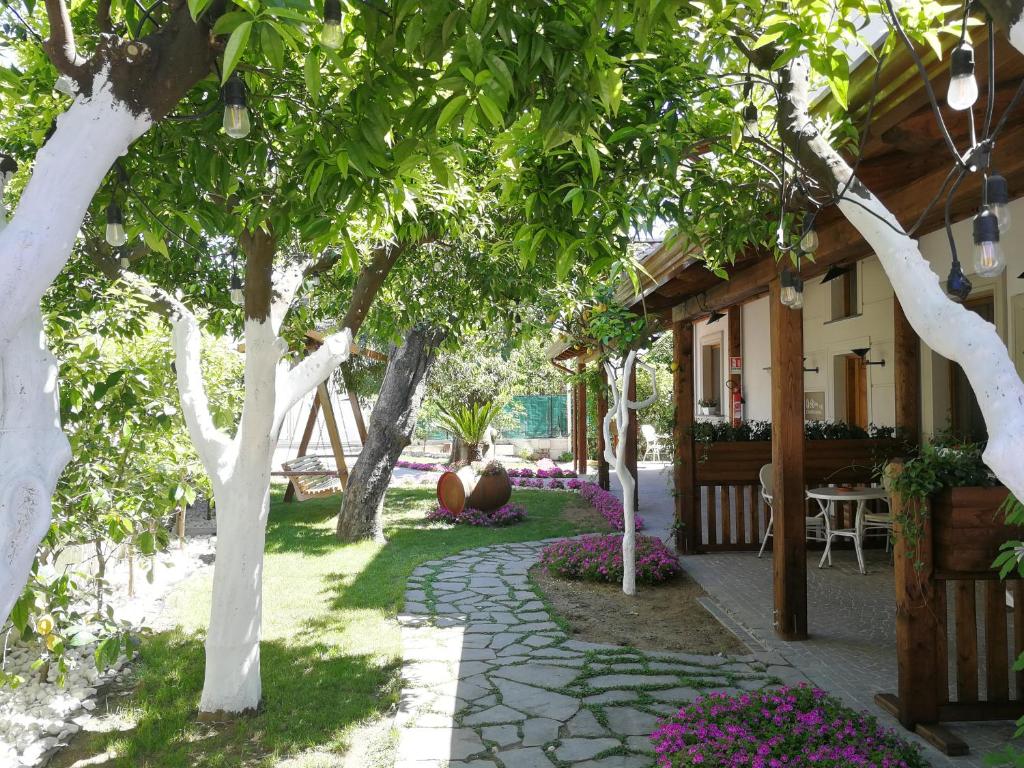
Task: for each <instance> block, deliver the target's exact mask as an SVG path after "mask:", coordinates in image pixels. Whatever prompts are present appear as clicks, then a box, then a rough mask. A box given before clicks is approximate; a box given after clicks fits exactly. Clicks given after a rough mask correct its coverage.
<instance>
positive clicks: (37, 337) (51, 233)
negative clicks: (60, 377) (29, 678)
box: [0, 75, 150, 623]
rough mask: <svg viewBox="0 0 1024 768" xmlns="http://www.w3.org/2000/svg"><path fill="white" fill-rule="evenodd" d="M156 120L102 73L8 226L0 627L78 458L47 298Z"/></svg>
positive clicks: (0, 304) (0, 448)
mask: <svg viewBox="0 0 1024 768" xmlns="http://www.w3.org/2000/svg"><path fill="white" fill-rule="evenodd" d="M149 125H150V120H149V119H148V117H146V116H138V115H135V114H133V113H132V111H131V110H130V109H128V107H126V106H125V105H124V104H122V103H120V102H119V101H118V100H117V99H116V98H115V97H114V96H113V94H112V93H111V89H110V84H109V83H108V82H107V81H106V79H105V78H104V77H103V76H102V75H100V76H97V77H96V79H95V84H94V86H93V90H92V96H90V97H88V98H83V97H79V98H78V99H76V100H75V101H74V103H73V104H72V105H71V107H70V109H68V111H67V112H65V113H64V114H63V115H61V116H60V117H59V118H58V119H57V129H56V131H55V132H54V133H53V135H52V136H51V137H50V139H49V141H47V143H46V144H45V145H44V146H43V147H42V148H41V149H40V150H39V152H38V153H37V155H36V160H35V167H34V169H33V172H32V177H31V179H30V180H29V182H28V184H27V186H26V187H25V190H24V192H23V193H22V195H21V199H20V201H19V203H18V206H17V209H16V211H15V214H14V216H13V217H12V218H11V220H10V222H9V223H8V224H7V226H6V227H4V228H3V231H2V232H0V364H2V366H3V373H2V383H3V391H2V393H0V398H2V400H0V425H2V426H0V548H2V552H3V554H2V556H0V623H3V621H5V620H6V619H7V616H8V615H9V614H10V610H11V608H12V607H13V605H14V602H15V601H16V600H17V598H18V596H19V595H20V593H21V590H22V589H23V588H24V586H25V582H26V581H27V580H28V576H29V571H30V569H31V566H32V560H33V557H34V556H35V552H36V548H37V547H38V545H39V542H40V541H41V540H42V537H43V536H44V535H45V533H46V531H47V529H48V528H49V525H50V519H51V507H50V497H51V496H52V495H53V490H54V487H55V486H56V484H57V478H58V477H59V475H60V473H61V471H62V470H63V469H64V466H65V464H67V462H68V460H69V459H70V457H71V452H70V448H69V445H68V442H67V439H66V438H65V437H64V434H63V432H62V430H61V427H60V410H59V402H58V396H57V364H56V361H55V359H54V358H53V356H52V355H51V354H50V353H49V351H48V350H47V347H46V342H45V339H44V337H43V328H42V317H41V314H40V311H39V302H40V300H41V299H42V296H43V293H44V292H45V291H46V290H47V289H48V288H49V286H50V283H51V282H53V279H54V278H55V277H56V276H57V274H58V273H59V272H60V270H61V269H62V268H63V267H64V265H65V263H67V260H68V257H69V256H70V254H71V248H72V245H73V244H74V241H75V237H76V235H77V233H78V229H79V227H80V226H81V224H82V219H83V218H84V216H85V212H86V210H87V209H88V207H89V202H90V201H91V200H92V197H93V195H94V194H95V192H96V189H97V188H98V187H99V185H100V183H101V182H102V181H103V177H104V176H105V175H106V173H107V171H108V170H109V169H110V166H111V165H112V164H113V163H114V161H115V160H116V159H117V158H118V157H119V156H120V155H122V154H124V153H125V151H126V150H127V149H128V146H129V145H130V144H131V143H132V142H133V141H134V140H135V139H136V138H138V137H139V136H141V135H142V134H143V133H145V131H146V129H147V128H148V127H149Z"/></svg>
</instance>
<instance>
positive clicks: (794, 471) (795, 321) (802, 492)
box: [768, 278, 807, 640]
mask: <svg viewBox="0 0 1024 768" xmlns="http://www.w3.org/2000/svg"><path fill="white" fill-rule="evenodd" d="M780 290H781V284H780V282H779V279H778V278H775V279H774V280H772V282H771V285H770V290H769V296H768V301H769V315H770V323H769V325H770V326H771V352H772V465H773V470H774V471H773V478H774V483H773V486H774V493H773V496H774V500H773V514H774V519H775V528H774V531H773V533H774V540H773V543H772V569H773V571H774V581H775V615H774V624H775V631H776V632H777V633H778V634H779V636H780V637H782V638H784V639H786V640H805V639H806V638H807V541H806V539H805V536H806V531H805V528H806V525H807V520H806V512H805V507H804V505H805V503H806V489H805V488H804V412H803V410H804V371H803V368H804V358H803V347H804V324H803V310H793V309H790V308H789V307H786V306H783V304H782V302H781V301H779V293H780Z"/></svg>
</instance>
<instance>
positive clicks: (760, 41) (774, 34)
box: [753, 25, 789, 50]
mask: <svg viewBox="0 0 1024 768" xmlns="http://www.w3.org/2000/svg"><path fill="white" fill-rule="evenodd" d="M787 31H789V27H788V25H787V26H786V27H781V28H780V27H776V28H775V29H773V30H770V31H768V32H765V33H764V34H763V35H761V36H760V37H759V38H757V40H756V41H755V42H754V45H753V50H757V49H758V48H764V47H765V46H766V45H770V44H771V43H774V42H775V41H776V40H778V39H779V38H780V37H782V36H783V35H784V34H785V33H786V32H787Z"/></svg>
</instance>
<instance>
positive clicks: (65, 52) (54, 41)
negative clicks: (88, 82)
mask: <svg viewBox="0 0 1024 768" xmlns="http://www.w3.org/2000/svg"><path fill="white" fill-rule="evenodd" d="M46 18H47V19H48V20H49V22H50V36H49V37H48V38H47V39H46V40H44V41H43V50H44V51H46V55H47V56H48V57H49V58H50V61H51V62H53V66H55V67H56V68H57V71H58V72H60V73H61V74H64V75H67V76H68V77H70V78H73V79H74V80H75V81H76V82H77V81H79V80H80V79H81V78H82V76H83V75H84V74H85V72H84V65H85V59H84V58H82V57H81V56H79V55H78V50H77V49H76V48H75V33H74V30H73V29H72V27H71V17H70V16H69V15H68V7H67V5H65V3H64V0H46Z"/></svg>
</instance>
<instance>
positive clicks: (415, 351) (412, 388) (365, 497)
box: [338, 325, 444, 541]
mask: <svg viewBox="0 0 1024 768" xmlns="http://www.w3.org/2000/svg"><path fill="white" fill-rule="evenodd" d="M443 340H444V334H443V332H442V331H440V330H438V329H436V328H431V327H429V326H421V325H418V326H416V327H414V328H413V329H412V330H410V331H409V333H408V334H407V335H406V337H405V343H404V344H402V346H401V347H400V348H399V349H396V350H394V351H393V352H392V354H391V359H390V360H389V361H388V367H387V371H386V372H385V374H384V382H383V384H382V385H381V388H380V395H379V396H378V397H377V403H376V404H375V405H374V406H373V412H372V413H371V414H370V428H369V431H368V435H367V439H366V442H365V443H364V444H363V450H362V452H361V453H360V454H359V459H358V460H357V461H356V465H355V467H353V468H352V474H351V475H349V478H348V488H347V490H346V491H345V496H344V497H343V498H342V500H341V511H340V512H339V513H338V538H340V539H342V540H345V541H356V540H359V539H375V540H378V541H382V540H383V539H384V526H383V519H382V515H383V510H384V494H385V492H386V491H387V488H388V483H390V482H391V473H392V471H393V470H394V468H395V463H396V462H397V461H398V457H399V456H401V455H402V451H403V450H404V449H405V448H406V446H408V445H409V442H410V441H411V440H412V433H413V429H415V427H416V416H417V414H418V413H419V410H420V405H422V403H423V395H424V390H425V388H426V379H427V374H428V373H429V371H430V368H431V366H433V364H434V359H435V356H436V354H437V348H438V346H439V345H440V344H441V342H442V341H443Z"/></svg>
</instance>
